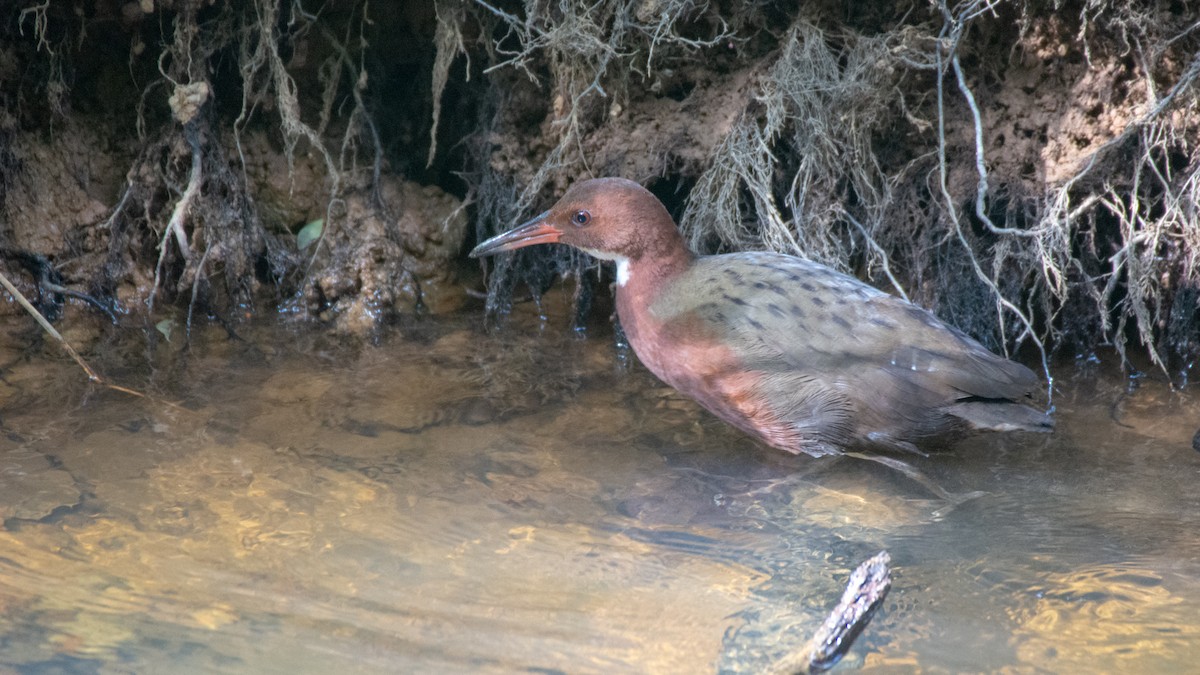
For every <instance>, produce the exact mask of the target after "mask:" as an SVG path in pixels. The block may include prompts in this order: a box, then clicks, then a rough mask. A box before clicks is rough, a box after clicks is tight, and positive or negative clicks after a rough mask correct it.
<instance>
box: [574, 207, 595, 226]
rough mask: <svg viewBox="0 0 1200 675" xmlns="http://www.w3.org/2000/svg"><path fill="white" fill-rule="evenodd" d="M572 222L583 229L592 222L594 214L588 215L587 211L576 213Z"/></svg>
mask: <svg viewBox="0 0 1200 675" xmlns="http://www.w3.org/2000/svg"><path fill="white" fill-rule="evenodd" d="M571 222H572V223H575V224H576V225H577V226H579V227H583V226H584V225H587V224H588V223H590V222H592V214H590V213H588V212H587V211H576V212H575V213H574V214H573V215H572V216H571Z"/></svg>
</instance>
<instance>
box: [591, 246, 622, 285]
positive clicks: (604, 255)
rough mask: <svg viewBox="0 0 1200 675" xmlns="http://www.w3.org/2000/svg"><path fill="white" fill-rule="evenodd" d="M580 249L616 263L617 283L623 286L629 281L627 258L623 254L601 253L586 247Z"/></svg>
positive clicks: (595, 256)
mask: <svg viewBox="0 0 1200 675" xmlns="http://www.w3.org/2000/svg"><path fill="white" fill-rule="evenodd" d="M580 250H582V251H583V252H584V253H586V254H588V255H590V256H592V257H593V258H599V259H601V260H611V261H613V262H615V263H617V285H618V286H624V285H625V284H627V283H629V258H626V257H625V256H623V255H616V254H614V253H601V252H599V251H593V250H591V249H587V248H585V249H580Z"/></svg>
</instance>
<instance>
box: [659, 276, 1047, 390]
mask: <svg viewBox="0 0 1200 675" xmlns="http://www.w3.org/2000/svg"><path fill="white" fill-rule="evenodd" d="M688 277H689V279H688V281H687V287H688V288H690V289H693V291H694V289H701V292H699V293H695V292H692V293H689V294H688V297H687V298H675V297H670V296H668V297H664V298H663V299H662V300H661V301H660V302H670V303H673V304H675V305H676V306H675V307H674V309H675V310H676V311H688V310H692V311H695V312H696V313H697V314H699V315H700V316H703V317H705V318H706V319H708V320H709V321H710V322H711V323H712V324H713V325H714V326H718V327H719V329H720V330H721V331H722V332H724V333H725V335H724V337H725V339H726V340H728V343H729V344H730V345H732V346H733V347H734V348H735V349H736V350H737V351H738V352H739V353H740V354H741V355H742V357H743V358H744V359H745V361H746V363H747V365H750V366H756V367H760V368H763V369H765V370H771V369H777V368H779V367H780V364H787V366H790V367H791V368H795V369H799V370H803V371H806V372H810V373H816V374H820V373H840V374H841V375H840V376H841V377H852V376H853V373H854V371H855V370H858V369H864V368H870V369H880V368H882V369H892V370H895V371H909V372H911V373H914V375H915V376H916V378H918V379H920V380H921V381H923V382H925V386H926V387H933V388H937V389H942V390H943V396H945V397H946V398H947V399H948V401H949V400H953V399H956V398H961V397H980V398H1002V399H1019V398H1021V397H1022V396H1025V395H1026V394H1027V393H1028V392H1029V391H1030V390H1031V389H1032V388H1033V387H1035V386H1036V384H1037V378H1036V376H1034V374H1033V373H1032V372H1031V371H1030V370H1029V369H1028V368H1026V367H1024V366H1022V365H1020V364H1018V363H1014V362H1012V361H1007V360H1005V359H1002V358H1000V357H998V356H996V355H994V354H992V353H991V352H989V351H987V350H986V349H985V348H984V347H983V346H981V345H980V344H979V343H978V342H976V341H974V340H972V339H971V338H969V337H967V336H965V335H963V334H962V333H960V332H959V331H957V330H955V329H952V328H950V327H948V326H946V325H945V324H943V323H942V322H940V321H938V320H937V318H935V317H934V316H933V315H932V314H930V313H929V312H926V311H925V310H922V309H920V308H918V307H916V306H913V305H911V304H909V303H906V302H904V301H902V300H899V299H897V298H893V297H891V296H889V295H887V294H886V293H883V292H882V291H879V290H877V289H875V288H872V287H871V286H868V285H867V284H864V283H862V282H860V281H858V280H856V279H853V278H851V277H848V276H846V275H843V274H839V273H838V272H835V271H833V270H831V269H829V268H827V267H825V266H822V265H818V264H816V263H812V262H809V261H805V260H801V259H798V258H793V257H791V256H784V255H778V254H772V253H739V254H732V255H723V256H714V257H709V258H701V259H700V260H698V261H697V263H696V265H694V266H693V268H692V269H691V270H689V272H688ZM751 289H752V290H753V292H746V291H749V290H751ZM656 304H659V303H656ZM687 305H691V306H690V307H689V306H687ZM948 401H947V402H948Z"/></svg>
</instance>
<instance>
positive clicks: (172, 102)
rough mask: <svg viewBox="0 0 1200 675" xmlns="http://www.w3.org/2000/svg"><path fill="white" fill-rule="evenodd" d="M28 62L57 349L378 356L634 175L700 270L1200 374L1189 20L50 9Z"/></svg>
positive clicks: (1065, 14)
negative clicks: (292, 320) (537, 235)
mask: <svg viewBox="0 0 1200 675" xmlns="http://www.w3.org/2000/svg"><path fill="white" fill-rule="evenodd" d="M0 38H2V39H0V44H3V45H4V46H3V47H0V102H2V105H0V218H2V220H3V222H2V224H0V271H2V272H3V273H4V274H5V275H6V276H8V277H9V278H10V279H12V280H14V282H15V283H17V284H18V286H19V287H21V288H22V289H23V290H24V291H25V292H26V293H27V294H28V295H30V296H31V297H32V298H35V299H37V304H38V306H39V308H40V309H41V310H42V311H43V313H45V314H47V315H48V316H50V317H51V318H52V319H54V320H56V321H65V322H68V323H69V322H72V321H108V320H110V317H112V318H115V319H116V320H117V321H119V322H121V323H122V324H125V325H128V326H129V327H131V328H134V327H136V328H143V329H146V330H147V332H148V334H150V335H153V334H154V332H155V331H153V330H152V327H153V326H155V325H156V324H159V323H160V322H161V321H163V320H167V319H170V320H172V321H175V322H177V323H178V324H179V325H181V326H191V325H193V324H194V322H196V321H209V320H215V321H217V322H219V323H222V324H226V325H229V326H234V325H236V323H237V322H238V321H240V320H242V319H243V318H244V317H245V316H246V315H248V314H255V313H261V312H264V311H275V310H279V309H282V310H285V311H284V313H283V314H282V316H285V317H298V318H300V319H301V320H312V321H318V322H323V323H325V324H326V325H328V326H329V327H330V328H331V329H333V330H338V331H343V332H348V333H358V334H362V333H370V332H371V331H374V330H375V329H377V328H379V327H380V326H385V325H386V324H387V323H388V322H389V321H390V320H392V319H393V318H395V317H396V316H399V315H404V314H410V313H413V312H423V311H434V312H437V311H442V310H445V309H452V308H455V307H459V306H461V305H462V302H463V300H464V297H465V295H466V290H465V288H464V282H463V281H460V275H459V272H460V271H461V269H462V266H463V265H466V264H468V263H466V262H465V261H464V260H463V257H462V255H463V250H464V247H465V245H466V244H467V243H469V242H470V241H474V240H476V239H478V238H479V237H481V236H483V235H485V234H490V233H492V232H495V231H497V230H499V229H503V228H505V227H508V226H509V225H511V224H512V223H513V222H515V221H517V220H518V219H520V218H522V217H524V216H528V215H529V214H530V213H531V212H533V211H535V210H536V209H540V208H543V207H544V206H545V205H546V204H547V203H548V202H549V201H550V200H552V199H553V198H554V196H555V195H556V194H558V193H560V192H561V191H562V190H563V189H564V188H565V186H566V185H568V184H569V183H570V182H571V181H572V180H575V179H577V178H579V177H583V176H593V175H623V176H626V177H629V178H633V179H636V180H639V181H642V182H643V183H645V184H647V185H648V186H649V187H650V188H651V189H652V190H654V191H655V192H656V193H657V194H658V195H659V196H660V197H661V198H663V199H664V201H665V202H666V203H667V204H668V206H669V207H670V208H671V209H672V210H673V212H674V213H675V215H676V217H677V219H678V220H679V221H680V223H681V226H682V227H683V228H684V230H685V232H686V234H687V235H688V237H689V239H690V240H691V242H692V244H693V245H694V246H695V247H696V248H697V249H699V250H703V251H718V250H732V249H743V248H764V247H768V248H775V249H779V250H786V251H790V252H794V253H799V254H803V255H806V256H808V257H812V258H815V259H818V260H821V261H823V262H826V263H829V264H831V265H834V266H836V267H838V268H840V269H843V270H845V271H848V272H851V273H854V274H857V275H858V276H860V277H862V278H865V279H868V280H869V281H871V282H872V283H875V284H876V285H879V286H881V287H884V288H893V287H896V288H902V289H904V291H905V292H906V293H907V294H908V295H909V296H910V297H912V298H913V299H914V300H916V301H917V302H919V303H921V304H923V305H926V306H928V307H931V308H933V309H934V310H935V311H937V312H938V313H939V314H940V315H941V316H943V317H944V318H946V319H947V320H949V321H950V322H952V323H954V324H955V325H958V326H959V327H961V328H963V329H964V330H966V331H968V332H970V333H972V334H973V335H975V336H976V337H979V338H980V339H982V340H983V341H985V342H986V343H988V344H989V345H991V346H993V347H999V346H1001V345H1004V346H1007V347H1009V348H1010V349H1011V348H1020V347H1024V348H1026V349H1031V348H1033V347H1041V348H1042V349H1044V350H1045V351H1047V352H1049V353H1055V352H1057V353H1059V354H1066V355H1075V354H1080V355H1085V356H1086V355H1087V354H1088V353H1089V352H1090V351H1091V350H1093V349H1094V348H1095V347H1097V346H1098V345H1102V344H1106V343H1112V344H1116V345H1118V347H1119V348H1120V349H1122V350H1128V351H1132V352H1136V353H1138V354H1140V355H1143V356H1148V357H1149V358H1151V359H1152V360H1154V361H1156V362H1157V363H1159V364H1160V365H1161V367H1162V368H1163V369H1164V370H1165V371H1167V372H1168V373H1169V374H1171V375H1172V376H1173V377H1175V378H1177V379H1180V378H1184V377H1186V374H1187V372H1188V371H1189V370H1190V368H1191V365H1192V364H1193V362H1194V361H1195V358H1196V356H1197V354H1198V353H1200V309H1198V308H1197V305H1198V303H1197V300H1198V298H1200V272H1198V270H1197V268H1198V266H1197V255H1198V251H1200V226H1198V225H1197V220H1196V218H1195V213H1196V210H1197V208H1196V207H1197V197H1198V195H1200V187H1198V186H1200V179H1198V178H1197V169H1198V157H1197V149H1196V144H1195V143H1194V142H1192V141H1191V140H1190V139H1194V138H1197V137H1198V136H1197V133H1198V132H1200V113H1198V112H1197V111H1198V110H1200V107H1198V106H1197V104H1196V103H1197V102H1196V87H1195V81H1196V77H1197V75H1200V66H1198V65H1197V64H1200V61H1198V60H1197V59H1196V57H1195V55H1196V54H1197V52H1198V51H1200V31H1197V30H1196V29H1195V25H1194V18H1193V17H1192V16H1191V15H1190V14H1189V13H1188V12H1186V11H1185V8H1183V7H1182V6H1180V7H1172V6H1169V5H1159V4H1154V3H1135V4H1134V5H1132V6H1126V5H1118V4H1117V3H1112V4H1104V3H1100V4H1097V3H1066V4H1062V3H1058V4H1053V3H1038V2H1013V3H1000V4H995V5H988V4H984V3H967V4H965V5H959V6H954V7H949V6H946V5H930V6H921V7H896V6H895V5H894V4H893V3H883V2H878V3H867V4H862V3H858V4H846V5H843V4H841V3H835V2H829V1H824V2H814V3H805V4H803V5H802V6H801V7H799V8H796V7H794V6H792V5H791V4H787V3H779V4H771V3H766V4H760V5H756V6H755V7H754V8H752V9H750V10H746V9H745V8H744V7H743V6H742V4H741V3H709V4H702V5H696V4H695V3H691V2H684V1H681V0H624V1H622V0H615V1H613V2H606V3H601V4H599V5H596V6H595V7H592V8H591V9H589V10H587V11H585V12H582V13H579V14H570V13H563V10H562V9H561V8H557V7H556V8H549V7H544V6H542V5H540V4H537V3H528V4H522V3H516V2H507V3H503V2H502V3H483V2H468V1H466V0H445V1H443V2H413V3H397V4H395V5H393V4H389V3H384V4H380V3H375V4H370V5H368V4H367V3H365V2H359V1H355V0H344V1H337V2H331V3H327V4H325V5H322V6H321V8H320V10H319V11H315V10H314V13H312V14H306V13H303V12H302V11H301V10H300V9H299V7H297V6H291V5H286V4H281V3H278V2H277V1H276V0H257V1H254V2H248V3H223V2H183V1H179V0H174V1H172V0H167V1H163V0H158V1H155V0H141V1H140V2H119V1H112V0H95V1H90V2H84V3H79V4H77V5H70V6H68V5H66V4H64V3H38V2H33V1H32V0H28V1H23V2H18V3H13V4H12V5H11V6H8V7H7V8H6V9H3V10H0ZM590 265H594V263H592V262H591V261H589V260H587V259H585V258H583V257H581V256H578V255H576V254H571V253H568V252H562V251H542V252H535V253H528V254H523V255H522V256H520V257H517V258H515V259H513V260H507V261H502V262H500V263H498V266H497V267H495V268H493V269H488V270H487V283H488V291H489V304H490V306H491V307H492V308H493V309H503V308H504V307H506V306H508V305H509V304H510V303H511V302H512V300H513V298H514V297H521V296H524V295H526V294H527V293H528V292H530V291H532V292H533V293H534V294H535V295H537V294H540V293H541V292H543V291H544V290H545V289H546V288H547V287H549V286H550V285H551V284H553V283H556V280H557V279H559V278H560V277H561V276H562V275H568V276H573V277H574V278H575V279H577V280H578V288H579V290H578V292H577V293H576V298H577V305H578V307H577V312H576V313H577V315H579V316H583V315H585V314H586V313H587V312H588V308H589V304H590V303H589V299H590V298H591V297H592V296H593V295H594V294H597V293H601V294H603V293H607V290H606V282H605V280H604V279H603V278H599V279H598V278H597V277H596V275H594V274H593V275H589V274H582V272H583V271H584V270H585V269H586V268H588V266H590ZM471 283H477V282H471ZM64 291H69V292H64ZM72 292H73V293H74V294H75V295H72V294H71V293H72ZM8 307H9V310H8V311H17V310H16V307H15V305H12V304H11V303H10V304H9V305H8Z"/></svg>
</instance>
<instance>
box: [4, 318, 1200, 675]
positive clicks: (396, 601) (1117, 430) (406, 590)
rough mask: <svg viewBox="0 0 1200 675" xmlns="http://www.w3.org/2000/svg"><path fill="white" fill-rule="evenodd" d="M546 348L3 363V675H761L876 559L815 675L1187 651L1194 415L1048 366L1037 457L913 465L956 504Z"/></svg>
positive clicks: (331, 346) (520, 342) (1176, 668)
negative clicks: (735, 426)
mask: <svg viewBox="0 0 1200 675" xmlns="http://www.w3.org/2000/svg"><path fill="white" fill-rule="evenodd" d="M566 325H567V321H566V319H565V318H559V317H552V318H551V319H550V320H548V321H541V322H539V321H538V320H537V319H536V317H533V316H531V315H530V314H528V313H525V314H522V313H518V315H516V316H515V317H513V318H512V319H511V320H510V321H509V322H508V325H507V326H505V327H504V328H503V329H501V330H493V331H485V330H483V329H482V328H481V325H480V320H479V317H478V314H472V315H464V316H460V317H449V318H438V319H436V320H433V319H430V320H423V321H417V322H414V323H412V324H411V325H407V326H402V327H399V328H397V330H395V332H393V333H391V334H389V335H388V336H386V337H385V338H383V339H382V340H380V343H379V344H376V345H360V346H357V347H347V346H344V345H339V344H338V343H337V342H336V341H335V340H333V339H332V338H328V337H322V336H319V335H309V334H305V333H303V332H289V331H287V330H286V329H279V328H275V329H267V328H255V327H246V328H245V329H244V330H243V333H242V339H240V340H230V339H227V338H225V337H224V334H223V332H220V331H217V330H215V329H213V330H212V331H211V332H212V334H211V335H204V336H197V339H196V343H195V346H194V348H193V349H192V351H191V352H189V353H187V354H182V353H180V352H178V351H176V350H177V349H178V345H173V344H168V343H163V344H160V345H158V346H157V347H156V348H155V349H154V350H153V353H150V354H147V351H146V348H145V345H144V344H142V343H138V344H135V345H129V344H123V343H121V342H119V341H117V340H115V339H109V340H108V341H107V342H105V343H103V344H100V345H97V346H95V347H94V348H93V349H92V354H93V359H94V360H95V363H94V365H97V366H99V367H100V368H101V369H102V370H103V371H104V372H106V373H108V374H109V375H110V376H111V377H113V378H114V379H115V380H117V381H119V382H121V383H122V384H126V385H129V386H134V387H138V388H141V389H144V390H146V391H148V392H149V393H151V394H153V396H154V400H142V399H137V398H132V397H129V396H127V395H124V394H120V393H116V392H111V391H107V390H101V389H97V388H95V387H90V386H88V385H86V384H84V383H82V382H80V379H81V378H80V375H79V373H78V371H77V370H76V369H75V367H74V366H73V364H70V362H67V361H66V360H65V359H63V358H62V357H61V356H60V355H59V354H58V353H57V352H56V351H55V350H54V348H53V347H52V346H47V347H44V348H41V349H40V350H39V349H35V350H33V351H32V353H30V350H29V348H28V347H26V346H24V344H23V343H24V342H25V341H24V340H23V339H22V340H10V341H9V342H8V346H6V347H4V348H3V357H4V358H3V362H4V363H5V364H7V366H6V368H5V370H4V371H3V375H4V377H3V379H2V380H0V425H2V431H3V434H0V517H2V518H3V528H2V529H0V609H2V611H0V670H12V671H15V672H29V673H52V672H53V673H60V672H66V673H91V672H101V673H109V672H233V673H251V672H253V673H276V672H279V673H284V672H286V673H326V672H363V673H374V672H379V673H392V672H428V673H440V672H485V673H486V672H496V673H500V672H539V673H547V672H559V671H561V672H570V673H615V672H656V673H676V672H677V673H703V672H718V671H719V672H729V673H753V672H760V671H762V670H763V669H764V668H766V667H768V666H769V665H770V664H771V663H773V662H774V661H776V660H777V659H779V658H781V657H782V656H784V655H785V654H788V653H789V652H792V651H794V650H797V649H801V648H803V646H804V645H805V643H806V641H807V640H808V638H809V637H810V636H811V634H812V632H813V630H814V629H815V628H816V626H817V624H818V623H819V622H820V620H821V619H822V617H823V616H824V614H825V613H826V612H827V611H828V610H829V609H830V608H831V607H832V605H833V604H834V603H835V602H836V600H837V598H838V596H839V595H840V593H841V589H842V586H843V585H844V583H845V581H846V578H847V576H848V574H849V572H850V570H851V569H853V567H854V566H855V565H857V564H858V563H859V562H861V561H862V560H864V559H866V558H867V557H869V556H870V555H872V554H874V553H875V552H876V551H878V550H881V549H887V550H889V551H890V552H891V555H892V559H893V567H894V571H893V578H894V584H893V588H892V592H891V594H890V595H889V596H888V598H887V600H886V602H885V604H884V607H883V609H882V610H881V612H880V613H879V614H878V615H877V616H876V618H875V619H874V621H873V622H872V623H871V625H870V626H869V627H868V628H867V630H866V631H865V633H864V634H863V636H862V637H861V638H860V639H859V641H858V643H857V644H856V645H855V647H854V649H853V650H852V652H851V655H850V656H849V657H847V660H846V663H844V664H843V665H841V666H839V668H842V669H846V670H850V669H855V668H859V669H862V670H864V671H867V672H889V673H891V672H916V671H919V672H996V671H1001V672H1035V671H1036V672H1181V671H1187V670H1194V668H1195V664H1196V663H1197V662H1200V639H1198V638H1200V619H1198V618H1197V617H1198V616H1200V527H1198V526H1200V508H1198V507H1200V490H1197V489H1196V486H1197V484H1198V483H1200V480H1198V479H1200V453H1196V452H1195V451H1193V450H1192V449H1191V448H1190V442H1191V437H1192V433H1193V432H1195V430H1196V426H1197V425H1200V404H1198V403H1197V401H1196V397H1195V396H1194V395H1193V394H1192V392H1191V391H1188V390H1185V391H1184V392H1171V391H1170V390H1169V389H1168V387H1167V386H1166V385H1165V384H1164V383H1163V382H1161V381H1156V380H1155V378H1153V377H1147V378H1143V380H1141V381H1140V386H1138V387H1131V386H1130V381H1129V380H1126V379H1124V378H1122V377H1120V376H1118V375H1113V374H1105V373H1101V372H1097V371H1098V370H1101V369H1099V368H1093V369H1091V371H1086V370H1079V369H1077V368H1076V367H1075V366H1073V365H1070V364H1068V365H1065V366H1061V367H1060V368H1059V380H1060V381H1059V391H1058V393H1057V394H1056V404H1057V406H1058V413H1057V417H1058V424H1059V427H1058V431H1057V432H1056V433H1055V434H1053V435H1050V436H1042V435H991V436H981V437H975V438H972V439H969V440H966V441H964V442H962V443H960V444H958V445H957V446H955V447H954V448H952V449H951V450H949V451H948V452H944V453H941V454H938V455H935V456H933V457H930V458H928V459H918V460H916V461H914V462H913V463H914V464H915V465H916V466H918V467H919V468H920V469H921V470H922V471H923V472H925V473H926V474H927V475H928V476H929V477H930V478H931V479H932V480H934V481H936V483H937V484H938V485H940V486H941V487H943V488H944V489H946V490H950V491H952V492H956V493H968V492H971V491H976V490H979V491H984V492H985V493H986V494H984V495H983V496H980V497H978V498H976V499H973V500H970V501H967V502H966V503H963V504H961V505H959V506H957V507H952V506H951V505H949V504H947V503H946V502H944V501H942V500H939V499H937V498H936V497H935V496H933V495H932V494H930V493H929V491H927V490H925V489H924V488H922V487H921V486H920V485H918V484H916V483H914V482H912V481H910V480H908V479H907V478H904V477H903V476H901V475H899V474H897V473H896V472H893V471H890V470H887V469H885V468H883V467H881V466H878V465H875V464H873V463H865V462H862V461H857V460H848V459H841V460H822V461H814V460H808V459H803V458H792V457H788V456H783V455H782V453H779V452H777V451H773V450H771V449H769V448H764V447H761V446H758V445H756V444H755V443H753V442H751V441H749V440H748V439H746V438H744V437H743V436H742V435H740V434H739V433H738V432H736V431H734V430H732V429H730V428H728V427H726V426H724V425H722V424H721V423H719V422H717V421H714V420H713V419H711V418H710V417H709V416H708V415H707V414H705V413H704V412H703V411H701V410H699V409H698V408H697V407H696V406H694V405H693V404H691V403H690V402H688V401H686V400H684V399H682V398H680V397H679V396H678V395H676V394H674V393H673V392H671V391H670V390H668V389H666V388H664V387H663V386H662V385H660V384H659V383H658V382H657V381H656V380H654V378H653V377H652V376H650V375H649V374H648V373H646V372H645V371H644V370H643V369H642V368H641V367H640V366H638V365H637V364H636V362H635V361H634V360H633V358H632V357H631V356H630V355H629V354H627V353H625V352H623V351H622V350H620V349H618V348H617V347H616V346H615V345H614V340H613V339H612V336H611V331H610V330H608V329H607V328H606V327H604V326H596V327H593V328H592V329H591V331H590V333H589V334H588V336H587V337H586V338H581V337H580V336H577V335H576V334H574V333H572V332H571V331H570V330H568V329H567V328H565V326H566ZM146 363H151V364H155V367H154V368H153V369H151V370H150V371H149V372H147V368H146V365H145V364H146ZM164 401H166V402H170V403H173V404H177V405H171V404H168V403H164Z"/></svg>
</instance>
